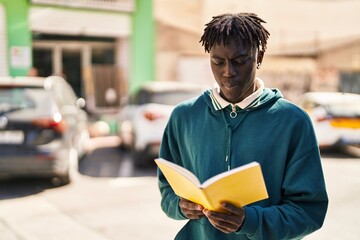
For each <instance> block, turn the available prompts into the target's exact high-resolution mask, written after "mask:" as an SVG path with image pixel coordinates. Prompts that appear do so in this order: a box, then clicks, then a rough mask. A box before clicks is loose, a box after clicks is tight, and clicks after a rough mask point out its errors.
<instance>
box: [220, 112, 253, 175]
mask: <svg viewBox="0 0 360 240" xmlns="http://www.w3.org/2000/svg"><path fill="white" fill-rule="evenodd" d="M235 113H236V112H235ZM247 113H248V110H247V111H246V112H245V113H244V115H243V116H242V118H241V119H240V120H239V122H238V123H237V124H236V125H235V126H234V128H231V125H230V124H229V123H228V122H227V120H226V117H225V111H222V116H223V119H224V122H225V124H226V128H227V131H228V136H229V138H228V143H227V148H226V155H225V164H226V165H227V170H228V171H229V170H230V169H231V158H230V156H231V145H232V134H233V132H234V131H235V129H236V128H237V127H238V126H239V125H240V123H241V122H242V121H243V120H244V118H245V117H246V115H247ZM236 114H237V113H236ZM230 117H231V114H230Z"/></svg>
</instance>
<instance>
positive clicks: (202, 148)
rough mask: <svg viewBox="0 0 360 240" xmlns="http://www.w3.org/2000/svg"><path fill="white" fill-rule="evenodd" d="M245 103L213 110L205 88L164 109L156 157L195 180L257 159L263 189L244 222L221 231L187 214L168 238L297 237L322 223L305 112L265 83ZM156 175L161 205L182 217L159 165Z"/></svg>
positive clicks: (315, 156)
mask: <svg viewBox="0 0 360 240" xmlns="http://www.w3.org/2000/svg"><path fill="white" fill-rule="evenodd" d="M251 105H253V107H251V108H248V109H237V117H236V118H231V117H230V112H231V107H229V108H225V109H223V110H219V111H216V110H215V109H214V107H213V105H212V102H211V99H210V90H207V91H205V92H204V93H203V94H202V95H201V96H199V97H198V98H195V99H191V100H188V101H185V102H183V103H181V104H179V105H178V106H177V107H176V108H175V109H174V111H173V112H172V115H171V117H170V119H169V122H168V124H167V127H166V129H165V132H164V136H163V140H162V143H161V147H160V157H162V158H164V159H167V160H169V161H172V162H174V163H176V164H179V165H181V166H184V167H185V168H187V169H188V170H190V171H191V172H193V173H194V174H195V175H196V176H197V177H198V178H199V180H200V181H201V182H203V181H205V180H206V179H208V178H210V177H212V176H214V175H216V174H218V173H221V172H224V171H227V170H228V169H229V168H235V167H237V166H241V165H244V164H246V163H249V162H252V161H257V162H259V163H260V164H261V168H262V171H263V175H264V179H265V183H266V187H267V190H268V194H269V198H268V199H265V200H262V201H259V202H256V203H253V204H250V205H247V206H245V207H244V209H245V213H246V214H245V216H246V217H245V222H244V224H243V226H242V228H241V229H240V230H238V231H237V232H235V233H231V234H225V233H222V232H221V231H219V230H217V229H216V228H215V227H213V226H212V225H211V224H210V222H209V221H208V220H207V218H206V217H204V218H201V219H198V220H189V221H188V222H187V224H186V225H185V226H184V227H183V228H182V229H181V231H180V232H179V233H178V234H177V236H176V238H175V239H186V240H192V239H194V240H202V239H204V240H205V239H206V240H211V239H214V240H219V239H222V240H223V239H224V240H226V239H276V240H280V239H286V240H289V239H301V238H302V237H304V236H306V235H308V234H310V233H312V232H314V231H315V230H317V229H319V228H320V227H321V226H322V224H323V221H324V218H325V214H326V211H327V206H328V198H327V193H326V188H325V182H324V177H323V172H322V167H321V162H320V160H321V159H320V154H319V149H318V146H317V142H316V138H315V134H314V130H313V126H312V124H311V121H310V119H309V117H308V115H307V114H306V113H305V112H304V111H302V110H301V109H300V108H299V107H297V106H296V105H294V104H292V103H290V102H289V101H287V100H285V99H284V98H282V95H281V93H280V91H279V90H276V89H269V88H265V89H264V92H263V94H262V95H261V96H260V98H259V99H258V103H257V104H251ZM254 105H255V106H254ZM158 179H159V189H160V192H161V196H162V201H161V207H162V209H163V211H164V212H165V213H166V214H167V215H168V216H169V217H171V218H173V219H178V220H180V219H186V217H185V216H184V215H183V214H182V212H181V209H180V207H179V200H180V199H179V197H178V196H176V195H175V193H174V192H173V190H172V189H171V187H170V185H169V184H168V182H167V181H166V179H165V177H164V175H163V174H162V173H161V171H159V170H158ZM229 191H231V189H229Z"/></svg>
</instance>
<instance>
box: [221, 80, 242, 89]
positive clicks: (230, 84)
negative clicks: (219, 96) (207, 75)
mask: <svg viewBox="0 0 360 240" xmlns="http://www.w3.org/2000/svg"><path fill="white" fill-rule="evenodd" d="M223 85H224V86H225V87H227V88H233V87H237V86H239V85H240V83H239V82H237V81H224V82H223Z"/></svg>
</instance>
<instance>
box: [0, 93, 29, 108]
mask: <svg viewBox="0 0 360 240" xmlns="http://www.w3.org/2000/svg"><path fill="white" fill-rule="evenodd" d="M34 107H35V103H34V101H33V100H32V99H31V98H30V97H29V94H28V89H24V88H5V89H0V112H11V111H16V110H20V109H24V108H34Z"/></svg>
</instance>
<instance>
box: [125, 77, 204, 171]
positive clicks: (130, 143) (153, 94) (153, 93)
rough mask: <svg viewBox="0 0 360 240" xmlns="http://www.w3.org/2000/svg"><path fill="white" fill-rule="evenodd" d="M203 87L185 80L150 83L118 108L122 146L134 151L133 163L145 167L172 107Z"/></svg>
mask: <svg viewBox="0 0 360 240" xmlns="http://www.w3.org/2000/svg"><path fill="white" fill-rule="evenodd" d="M204 90H205V87H204V86H200V85H196V84H191V83H185V82H165V81H154V82H149V83H147V84H145V85H143V86H141V87H140V89H139V91H137V93H136V94H135V95H134V96H132V97H131V100H130V103H129V104H127V105H126V106H125V107H123V108H122V109H121V110H120V114H119V135H120V138H121V141H122V144H121V146H122V147H123V148H125V149H127V150H130V151H132V152H133V153H134V155H133V159H134V164H135V165H136V166H146V165H147V164H149V163H150V162H152V158H153V157H156V156H157V155H158V151H159V146H160V143H161V139H162V136H163V133H164V129H165V127H166V124H167V122H168V120H169V117H170V114H171V112H172V110H173V109H174V107H175V106H176V105H177V104H179V103H180V102H182V101H184V100H186V99H189V98H193V97H197V96H199V95H201V94H202V93H203V91H204Z"/></svg>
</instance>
